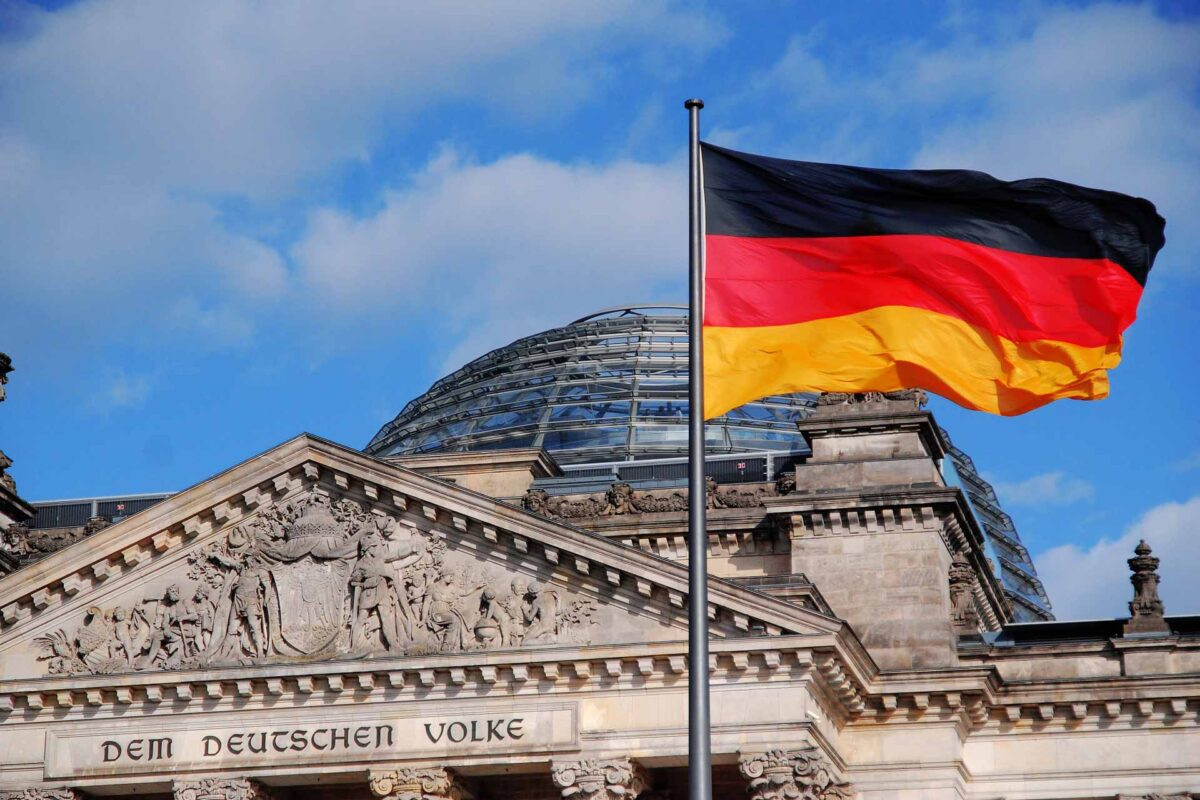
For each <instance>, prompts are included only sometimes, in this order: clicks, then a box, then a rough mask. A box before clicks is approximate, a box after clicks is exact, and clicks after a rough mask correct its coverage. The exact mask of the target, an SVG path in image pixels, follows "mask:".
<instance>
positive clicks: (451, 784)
mask: <svg viewBox="0 0 1200 800" xmlns="http://www.w3.org/2000/svg"><path fill="white" fill-rule="evenodd" d="M370 781H371V794H373V795H374V796H375V797H379V798H384V799H385V800H470V798H471V792H470V791H469V790H468V789H467V788H466V786H464V785H463V782H462V781H461V780H460V779H459V777H458V775H457V773H455V772H454V770H452V769H447V768H445V767H427V768H421V767H398V768H397V769H394V770H387V771H382V772H371V774H370Z"/></svg>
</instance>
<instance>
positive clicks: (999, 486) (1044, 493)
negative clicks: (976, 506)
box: [989, 472, 1096, 506]
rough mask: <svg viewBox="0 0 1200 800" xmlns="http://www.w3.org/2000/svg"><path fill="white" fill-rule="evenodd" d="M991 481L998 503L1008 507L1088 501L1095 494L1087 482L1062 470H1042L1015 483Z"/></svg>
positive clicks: (1061, 504) (1058, 504)
mask: <svg viewBox="0 0 1200 800" xmlns="http://www.w3.org/2000/svg"><path fill="white" fill-rule="evenodd" d="M989 480H991V479H990V478H989ZM991 484H992V488H994V489H995V490H996V494H997V495H998V496H999V497H1000V502H1002V503H1004V504H1005V505H1010V506H1049V505H1055V506H1063V505H1070V504H1072V503H1078V502H1080V501H1083V500H1091V499H1092V498H1093V497H1094V496H1095V493H1096V492H1095V489H1094V488H1093V487H1092V485H1091V484H1090V483H1088V482H1087V481H1085V480H1083V479H1082V478H1073V477H1071V476H1069V475H1067V474H1066V473H1064V472H1046V473H1043V474H1041V475H1034V476H1033V477H1032V478H1026V479H1025V480H1023V481H1015V482H1008V481H1000V480H991Z"/></svg>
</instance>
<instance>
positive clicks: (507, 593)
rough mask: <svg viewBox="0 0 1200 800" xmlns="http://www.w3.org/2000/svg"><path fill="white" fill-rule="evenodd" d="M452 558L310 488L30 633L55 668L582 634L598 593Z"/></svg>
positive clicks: (515, 642)
mask: <svg viewBox="0 0 1200 800" xmlns="http://www.w3.org/2000/svg"><path fill="white" fill-rule="evenodd" d="M454 558H455V559H459V560H457V561H452V560H451V557H450V556H449V555H448V554H447V552H446V545H445V542H444V541H442V540H441V539H440V538H439V537H437V536H436V535H433V534H431V533H425V532H421V531H419V530H417V529H416V528H413V527H408V526H405V525H402V524H400V522H399V521H398V520H396V519H395V518H393V517H390V516H385V515H380V514H373V513H370V512H369V511H367V510H366V509H365V508H364V507H363V506H362V505H361V504H360V503H358V502H357V501H354V500H350V499H341V500H336V501H334V500H331V499H330V498H329V497H327V496H325V495H323V494H318V493H311V494H309V495H307V496H304V497H299V498H296V499H294V500H290V501H288V502H285V503H282V504H280V505H277V506H271V507H268V508H265V509H264V510H263V511H262V512H261V513H260V514H258V515H256V516H255V517H252V518H251V519H249V520H248V521H246V522H244V523H242V524H240V525H238V526H236V527H234V528H233V529H232V530H230V531H229V532H228V533H227V534H225V535H223V536H221V537H220V538H219V539H217V540H216V541H214V542H211V543H209V544H207V545H205V546H204V547H203V548H201V549H199V550H197V551H196V552H194V553H192V554H191V555H190V556H189V557H188V567H187V573H186V576H184V575H182V574H181V575H179V576H178V578H179V579H178V581H177V582H175V583H171V584H170V585H168V586H166V587H165V588H163V589H159V590H157V591H155V592H153V593H149V594H148V595H146V596H143V597H142V599H141V600H140V602H133V603H126V604H122V605H118V606H115V607H106V606H98V605H97V606H92V607H90V608H88V609H87V611H86V612H85V613H84V615H83V620H82V624H81V625H79V626H78V627H74V628H60V629H57V630H53V631H49V632H47V633H45V634H43V635H41V636H39V637H37V638H36V640H35V641H36V643H37V645H38V646H39V647H40V648H41V651H42V655H41V660H42V661H44V662H46V664H47V671H48V673H49V674H50V675H87V674H94V675H104V674H114V673H124V672H136V671H145V670H176V669H197V668H206V667H212V666H226V665H246V664H269V663H280V662H295V661H316V660H323V659H328V658H332V657H335V656H350V657H362V656H369V655H372V654H378V653H384V654H391V655H397V654H405V655H426V654H429V653H440V652H461V651H465V650H484V649H494V648H500V647H518V646H521V645H524V644H559V643H575V644H587V643H589V642H590V637H591V633H590V630H589V629H590V628H591V626H592V624H593V623H594V622H595V612H596V610H597V606H596V603H595V601H594V600H592V599H590V598H586V597H580V596H576V595H574V594H573V593H568V592H567V591H565V590H563V589H561V588H558V587H553V586H545V585H543V584H542V583H541V582H538V581H534V580H529V579H528V578H526V577H525V576H523V575H520V574H513V573H510V572H508V571H506V570H503V569H502V568H499V567H493V568H483V567H477V566H476V565H473V564H471V563H469V562H465V561H464V560H462V559H461V557H459V556H454Z"/></svg>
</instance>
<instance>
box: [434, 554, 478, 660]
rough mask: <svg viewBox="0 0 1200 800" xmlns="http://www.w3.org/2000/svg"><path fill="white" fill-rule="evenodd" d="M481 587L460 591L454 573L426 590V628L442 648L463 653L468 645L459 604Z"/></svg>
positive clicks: (461, 588)
mask: <svg viewBox="0 0 1200 800" xmlns="http://www.w3.org/2000/svg"><path fill="white" fill-rule="evenodd" d="M483 588H484V584H478V585H476V586H472V587H471V588H470V589H465V588H464V587H463V584H462V581H461V579H460V578H459V576H458V573H455V572H445V573H443V574H442V576H441V577H440V578H439V579H438V580H437V581H435V582H434V584H433V586H432V587H431V588H430V590H429V599H430V602H429V622H428V625H429V628H430V629H431V630H432V631H433V633H434V635H435V636H437V640H438V643H439V644H440V645H441V646H442V647H447V646H449V647H450V648H452V649H455V650H465V649H466V648H467V646H468V644H469V640H468V638H467V631H468V630H469V629H470V628H469V626H468V625H467V620H466V617H465V616H464V614H463V611H462V609H461V608H460V607H459V602H460V601H461V600H464V599H466V598H469V597H470V596H471V595H473V594H475V593H476V592H478V591H480V590H482V589H483Z"/></svg>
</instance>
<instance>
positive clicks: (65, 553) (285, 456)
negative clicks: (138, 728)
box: [0, 434, 843, 638]
mask: <svg viewBox="0 0 1200 800" xmlns="http://www.w3.org/2000/svg"><path fill="white" fill-rule="evenodd" d="M319 483H320V484H323V485H326V486H327V488H329V489H330V490H331V491H338V492H341V493H343V494H346V495H347V496H354V497H358V498H361V499H362V500H364V501H365V502H367V503H369V504H372V505H374V506H377V507H380V508H382V509H385V510H391V511H394V512H396V513H406V512H407V513H411V514H418V515H421V516H423V517H425V518H426V519H427V520H428V521H429V522H431V523H435V524H437V525H438V526H439V527H441V528H442V529H444V530H445V531H447V533H448V535H453V534H455V533H457V534H467V533H470V534H471V535H472V536H477V537H478V538H479V539H481V540H482V541H483V542H486V543H488V544H490V545H491V546H492V547H494V548H502V549H504V550H506V551H509V552H512V553H515V554H518V555H521V556H524V555H527V554H532V555H534V556H537V557H541V558H543V559H544V560H545V561H547V562H549V563H550V564H553V565H556V566H561V567H563V568H564V569H566V570H570V571H572V572H574V573H576V574H578V575H580V576H590V577H591V578H593V579H595V580H596V581H598V582H600V583H602V584H603V585H605V586H606V587H607V590H611V591H628V592H630V593H636V594H637V595H638V596H640V597H641V598H642V599H643V602H644V601H646V600H650V601H653V602H661V603H662V604H663V605H664V606H669V607H673V608H675V609H680V610H682V609H685V608H686V605H687V590H688V572H687V567H686V566H685V565H682V564H678V563H675V562H672V561H668V560H666V559H662V558H660V557H658V556H655V555H653V554H650V553H646V552H643V551H640V550H631V549H629V548H625V547H621V546H618V545H615V544H614V543H613V542H611V541H610V540H608V539H606V538H605V537H603V536H600V535H598V534H594V533H591V532H588V531H584V530H581V529H578V528H574V527H571V526H570V525H566V524H562V523H559V522H554V521H550V520H547V519H545V518H543V517H540V516H537V515H535V514H531V513H528V512H526V511H523V510H521V509H517V508H513V507H511V506H508V505H505V504H503V503H499V502H497V501H496V500H494V499H493V498H490V497H487V496H485V495H482V494H479V493H476V492H473V491H471V490H469V489H465V488H463V487H459V486H454V485H450V484H447V483H446V482H445V481H442V480H439V479H438V478H436V477H430V476H428V475H423V474H421V473H419V472H416V471H413V470H409V469H405V468H403V467H398V466H395V465H391V464H387V463H385V462H383V461H380V460H377V459H374V458H371V457H369V456H365V455H363V454H362V453H359V452H357V451H354V450H349V449H348V448H344V447H342V446H340V445H336V444H334V443H332V442H328V441H325V440H323V439H318V438H316V437H312V436H309V435H307V434H305V435H302V436H299V437H297V438H295V439H292V440H290V441H288V442H285V443H284V444H282V445H280V446H279V447H276V448H275V449H273V450H271V451H268V452H267V453H264V454H262V455H259V456H256V457H255V458H253V459H250V460H248V461H246V462H243V463H242V464H240V465H238V466H236V467H233V468H232V469H230V470H227V471H225V472H223V473H221V474H220V475H218V476H216V477H214V478H211V479H209V480H208V481H205V482H204V483H202V484H198V485H197V486H196V487H192V489H189V490H186V491H184V492H181V493H179V494H177V495H175V496H173V497H171V498H170V499H168V500H166V501H164V502H162V503H159V504H158V505H155V506H153V507H151V508H150V509H147V510H146V511H143V512H141V513H139V514H136V515H134V516H132V517H130V518H129V519H128V520H125V521H123V522H121V523H118V524H117V525H114V526H112V527H110V528H107V529H105V530H104V531H101V532H100V533H98V534H96V535H95V536H93V537H91V538H89V539H88V540H86V542H81V543H78V544H76V545H73V546H70V547H67V548H65V549H64V550H62V551H59V552H58V553H55V554H53V555H51V556H49V557H47V558H45V559H43V560H41V561H39V562H37V563H36V564H34V565H33V566H31V567H29V568H28V569H26V570H21V571H19V572H18V573H16V574H14V575H11V576H8V577H7V578H5V579H3V580H0V622H2V623H3V625H4V626H5V627H7V628H8V630H7V631H5V632H4V634H8V633H9V632H10V631H12V630H13V628H14V624H15V623H18V622H20V621H21V620H24V619H28V618H30V617H34V616H38V615H40V614H41V613H42V612H46V611H53V610H55V609H62V608H63V607H64V606H66V605H68V604H70V603H71V601H72V600H73V599H74V598H75V596H76V595H80V594H81V593H84V592H86V591H87V590H88V589H90V588H92V587H93V586H95V585H97V584H98V583H102V582H104V581H107V580H111V579H113V578H115V577H118V576H121V575H123V574H126V573H128V572H130V571H132V570H135V569H137V568H138V567H139V565H141V564H142V563H144V562H148V561H151V560H154V559H155V558H157V557H158V556H160V555H162V554H164V553H166V552H168V551H172V550H175V549H177V548H179V547H181V546H183V545H185V544H188V543H190V542H191V541H193V540H195V539H196V538H197V537H199V536H203V535H206V534H209V533H211V532H213V531H216V530H218V529H223V528H225V527H228V526H230V525H233V524H236V523H237V522H239V521H241V520H242V519H244V518H246V517H248V516H249V515H251V514H253V513H254V511H255V509H256V508H258V507H259V506H260V505H263V504H266V503H271V502H276V501H277V500H279V499H281V498H283V497H285V496H289V495H291V494H294V493H296V492H298V491H300V490H301V489H304V488H306V487H311V486H313V485H316V484H319ZM98 554H100V555H99V556H98ZM711 581H712V585H711V589H710V592H711V594H710V598H711V602H710V609H709V618H710V619H712V620H714V621H718V622H721V623H722V624H727V625H729V626H730V630H736V631H741V632H744V633H749V632H750V631H751V629H752V628H756V629H762V630H763V631H765V632H766V633H768V634H771V635H778V634H780V633H783V632H795V631H797V630H798V629H805V628H808V629H816V630H819V631H826V632H834V631H837V630H840V629H841V628H842V627H843V624H842V623H840V622H838V621H836V620H831V619H830V618H829V617H826V616H824V615H822V614H818V613H815V612H812V611H807V610H805V609H801V608H798V607H796V606H793V605H791V604H789V603H786V602H784V601H781V600H778V599H775V598H771V597H768V596H766V595H763V594H761V593H757V592H753V591H752V590H748V589H744V588H742V587H739V586H736V585H735V584H731V583H727V582H725V581H722V580H720V579H717V578H713V579H711ZM0 638H5V637H4V636H2V635H0Z"/></svg>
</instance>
